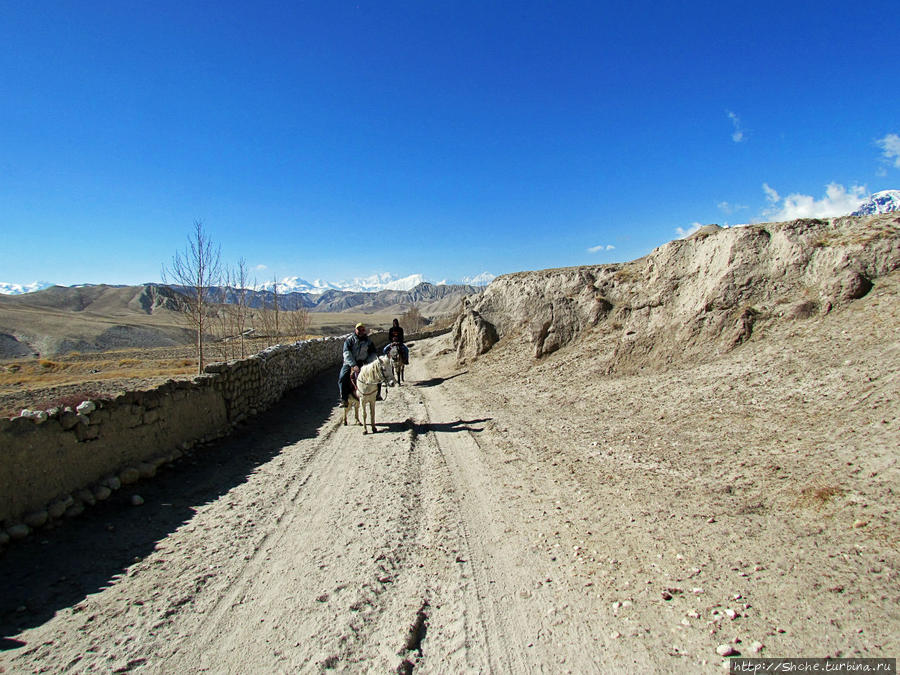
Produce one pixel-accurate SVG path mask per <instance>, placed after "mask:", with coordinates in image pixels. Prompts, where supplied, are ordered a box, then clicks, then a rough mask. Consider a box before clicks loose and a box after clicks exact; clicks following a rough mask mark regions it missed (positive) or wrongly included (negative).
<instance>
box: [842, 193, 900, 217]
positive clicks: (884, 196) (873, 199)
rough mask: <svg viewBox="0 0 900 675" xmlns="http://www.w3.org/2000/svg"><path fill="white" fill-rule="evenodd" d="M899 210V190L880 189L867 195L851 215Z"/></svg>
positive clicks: (870, 214) (866, 214) (867, 214)
mask: <svg viewBox="0 0 900 675" xmlns="http://www.w3.org/2000/svg"><path fill="white" fill-rule="evenodd" d="M894 211H900V190H882V191H881V192H876V193H874V194H872V195H870V196H869V198H868V199H867V200H866V201H864V202H863V203H862V204H860V205H859V207H857V209H856V211H854V212H853V213H851V214H850V215H851V216H872V215H875V214H876V213H893V212H894Z"/></svg>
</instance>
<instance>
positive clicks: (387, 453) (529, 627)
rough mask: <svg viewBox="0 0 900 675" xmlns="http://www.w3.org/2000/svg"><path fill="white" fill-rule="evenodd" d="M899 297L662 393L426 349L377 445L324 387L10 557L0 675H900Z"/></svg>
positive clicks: (581, 356)
mask: <svg viewBox="0 0 900 675" xmlns="http://www.w3.org/2000/svg"><path fill="white" fill-rule="evenodd" d="M898 286H900V283H898V279H897V274H894V275H892V276H891V277H886V278H884V279H882V280H879V283H878V285H877V286H876V288H875V289H874V290H873V291H872V292H871V293H869V295H867V296H866V297H865V298H863V299H862V300H859V301H856V302H854V303H852V304H851V305H850V307H849V308H848V309H846V310H842V311H841V312H833V313H831V314H829V315H826V316H824V317H819V318H815V319H809V320H806V321H795V322H792V323H788V324H784V325H783V326H781V327H780V328H772V329H771V330H770V331H769V332H768V333H767V334H754V336H753V338H752V339H751V340H750V341H749V342H747V343H745V344H744V345H742V346H741V347H739V348H738V349H737V350H735V351H734V352H732V353H731V354H729V355H727V356H725V357H722V358H718V359H713V360H710V361H709V362H707V363H705V364H699V365H693V366H691V367H683V368H679V369H675V370H668V371H666V372H662V373H660V372H646V373H641V374H638V375H631V376H617V377H604V376H602V375H601V374H600V373H599V372H597V371H598V367H597V366H596V365H595V360H594V359H593V358H592V357H593V348H592V343H591V336H590V335H588V336H586V337H585V338H584V339H583V340H582V341H581V342H579V343H577V344H575V345H572V346H569V347H566V348H564V349H562V350H560V351H559V352H557V353H555V354H553V355H552V356H550V357H548V358H545V359H544V360H542V361H539V362H533V361H531V360H530V358H528V357H523V355H522V353H521V352H522V344H520V343H519V342H518V341H517V340H516V339H515V338H505V339H504V340H502V341H501V342H500V343H499V344H498V345H496V346H495V347H494V349H493V350H492V351H491V352H489V353H488V354H486V355H484V356H483V357H481V358H480V359H478V360H477V361H476V362H475V363H473V364H470V365H469V366H467V367H466V369H464V370H461V369H459V368H458V367H457V366H456V365H455V362H454V361H452V356H451V354H450V349H449V348H450V344H449V342H448V341H447V340H448V338H447V337H446V336H445V337H444V338H438V339H434V340H429V341H422V342H419V343H418V344H416V345H414V347H413V350H412V357H411V358H412V364H411V366H410V368H409V370H408V376H409V381H408V382H407V383H405V384H404V385H403V386H402V387H400V388H399V389H394V390H391V391H390V393H389V395H388V398H387V401H386V402H384V403H383V404H379V408H378V415H379V419H380V420H383V424H384V426H383V431H384V433H381V434H379V435H376V436H371V435H369V436H363V435H362V433H361V430H360V428H359V427H355V426H349V427H342V426H340V424H339V418H338V414H337V413H338V410H337V409H336V408H335V406H334V401H335V398H336V391H335V389H336V387H335V383H334V382H333V380H334V379H335V375H336V373H328V374H327V375H326V376H323V377H322V378H321V379H319V380H318V381H316V382H314V383H312V385H311V386H310V387H309V388H308V390H307V391H306V392H304V393H298V394H297V395H295V396H293V397H290V398H288V399H285V400H284V401H283V402H282V403H281V404H279V406H278V407H277V408H276V409H273V410H271V411H269V412H268V413H266V414H265V415H264V416H261V417H260V418H257V420H256V421H255V422H254V425H253V426H252V427H248V428H246V429H244V430H243V431H241V432H239V433H238V434H236V435H235V436H234V437H232V438H230V439H228V440H226V441H224V442H221V443H219V444H216V445H213V446H210V447H209V448H207V449H205V450H202V451H200V452H199V453H198V454H197V455H195V456H192V457H187V458H185V459H184V460H182V461H181V462H180V463H179V464H178V465H176V466H175V467H173V468H171V469H169V470H167V471H164V472H163V473H162V474H161V475H160V476H159V477H158V478H157V479H155V480H153V481H151V482H147V483H139V484H137V485H135V486H131V487H132V488H133V489H131V490H129V491H127V492H126V491H124V490H123V491H121V492H120V493H118V494H117V495H116V496H115V499H114V500H112V501H111V502H110V503H107V504H104V505H103V506H102V507H98V508H95V509H92V510H91V511H89V513H87V514H85V516H83V517H82V518H81V519H79V520H78V521H73V522H70V523H67V524H66V525H65V526H63V527H61V528H59V529H57V530H53V531H49V532H42V533H40V534H39V535H38V536H36V537H32V538H30V539H29V540H27V541H26V542H24V543H19V544H16V545H15V546H12V547H10V548H9V549H8V550H7V551H6V553H5V554H3V557H2V558H0V575H2V577H3V579H4V586H5V588H4V593H3V596H2V597H3V599H2V604H0V630H2V634H3V637H4V639H3V640H2V642H0V648H2V649H4V650H5V651H3V652H0V668H2V669H3V670H4V671H5V672H31V671H36V672H37V671H48V672H110V671H114V672H129V671H134V672H150V673H168V672H183V673H196V672H213V673H221V672H285V673H287V672H298V671H300V672H316V671H320V670H327V669H335V670H339V671H345V672H360V671H366V670H368V671H374V672H398V671H399V672H411V671H413V670H415V671H417V672H418V671H422V672H515V673H518V672H542V671H545V672H577V673H581V672H610V671H613V672H614V671H628V672H637V671H640V672H704V671H706V672H720V667H719V664H720V662H721V660H722V659H721V658H720V657H719V656H717V654H716V647H717V646H719V645H722V644H729V645H732V646H733V647H734V648H735V649H736V650H737V651H738V652H740V653H741V654H743V655H747V656H754V655H760V656H873V657H896V656H897V655H898V653H900V576H898V568H900V537H898V532H900V522H898V519H900V518H898V511H897V497H896V489H897V486H898V485H900V481H898V478H900V475H898V473H900V472H898V466H897V457H898V445H900V444H898V440H900V416H898V411H900V381H898V372H900V369H898V365H900V344H898V337H897V336H898V335H900V302H898V298H900V292H898ZM523 362H526V363H528V364H531V365H530V366H529V367H527V368H526V369H525V370H524V371H522V363H523ZM135 492H137V493H139V494H141V496H143V497H144V499H145V500H146V503H145V504H144V505H143V506H140V507H131V506H127V505H126V504H127V502H128V499H129V498H130V496H131V494H132V493H135ZM732 616H733V617H734V618H732ZM756 650H759V651H756Z"/></svg>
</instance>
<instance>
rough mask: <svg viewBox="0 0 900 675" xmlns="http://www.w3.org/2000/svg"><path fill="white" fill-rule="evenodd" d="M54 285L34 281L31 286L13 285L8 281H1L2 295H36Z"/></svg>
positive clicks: (0, 293)
mask: <svg viewBox="0 0 900 675" xmlns="http://www.w3.org/2000/svg"><path fill="white" fill-rule="evenodd" d="M52 285H53V284H51V283H49V282H47V281H33V282H31V283H30V284H12V283H9V282H6V281H0V295H22V294H23V293H34V292H35V291H42V290H44V289H45V288H50V287H51V286H52Z"/></svg>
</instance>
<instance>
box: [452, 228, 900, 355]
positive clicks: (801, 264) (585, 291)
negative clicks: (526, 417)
mask: <svg viewBox="0 0 900 675" xmlns="http://www.w3.org/2000/svg"><path fill="white" fill-rule="evenodd" d="M898 268H900V217H898V215H897V214H885V215H876V216H864V217H849V216H848V217H843V218H835V219H831V220H797V221H793V222H785V223H763V224H758V225H750V226H742V227H734V228H717V227H712V226H708V227H705V228H703V229H702V230H701V231H700V232H697V233H695V234H694V235H692V236H691V237H689V238H687V239H679V240H676V241H672V242H669V243H668V244H665V245H663V246H660V247H659V248H657V249H655V250H654V251H653V252H652V253H650V254H649V255H647V256H645V257H644V258H640V259H638V260H634V261H632V262H628V263H624V264H615V265H599V266H586V267H570V268H562V269H551V270H540V271H536V272H519V273H516V274H509V275H505V276H502V277H498V278H497V279H496V280H494V281H493V282H492V283H491V285H490V286H489V287H488V288H487V289H486V290H485V292H484V293H483V294H482V295H481V296H477V297H475V298H473V299H472V301H471V302H469V303H467V304H466V306H465V307H464V311H463V313H462V314H461V316H460V317H459V318H458V320H457V322H456V325H455V327H454V343H455V345H456V348H457V356H458V358H459V359H460V360H462V361H465V360H469V359H472V358H474V357H476V356H478V355H479V354H481V353H484V352H485V351H487V349H490V347H491V345H492V344H493V343H494V342H496V341H497V339H504V338H508V337H512V336H516V337H517V338H519V339H524V344H527V345H528V346H529V351H530V356H534V357H537V358H540V357H542V356H544V355H546V354H549V353H552V352H554V351H556V350H558V349H560V348H561V347H563V346H565V345H567V344H569V343H570V342H572V341H573V340H576V339H592V340H595V341H596V343H597V356H598V358H603V359H606V360H607V362H608V369H607V370H608V371H609V372H612V371H631V370H637V369H641V368H646V367H659V366H665V365H667V364H672V363H677V362H682V361H685V360H690V359H697V358H704V357H709V356H714V355H716V354H720V353H723V352H725V351H729V350H731V349H734V348H735V347H737V346H738V345H740V344H741V343H742V342H744V341H746V340H748V339H750V337H751V336H753V335H754V334H757V333H759V332H760V331H763V330H764V328H765V326H766V325H767V324H769V323H770V322H773V321H796V320H803V319H807V318H810V317H812V316H815V315H818V314H824V313H828V312H831V311H834V310H839V309H840V308H841V307H842V306H844V305H846V304H847V303H849V302H852V301H853V300H854V299H857V298H860V297H862V296H864V295H865V294H866V293H868V292H869V290H870V289H871V288H872V286H873V284H875V283H877V280H878V278H879V277H881V276H884V275H886V274H889V273H891V272H892V271H894V270H897V269H898ZM493 334H496V337H493Z"/></svg>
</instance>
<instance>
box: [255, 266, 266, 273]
mask: <svg viewBox="0 0 900 675" xmlns="http://www.w3.org/2000/svg"><path fill="white" fill-rule="evenodd" d="M253 269H254V270H256V271H257V272H263V271H265V270H267V269H269V268H268V267H267V266H266V265H257V266H256V267H254V268H253Z"/></svg>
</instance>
